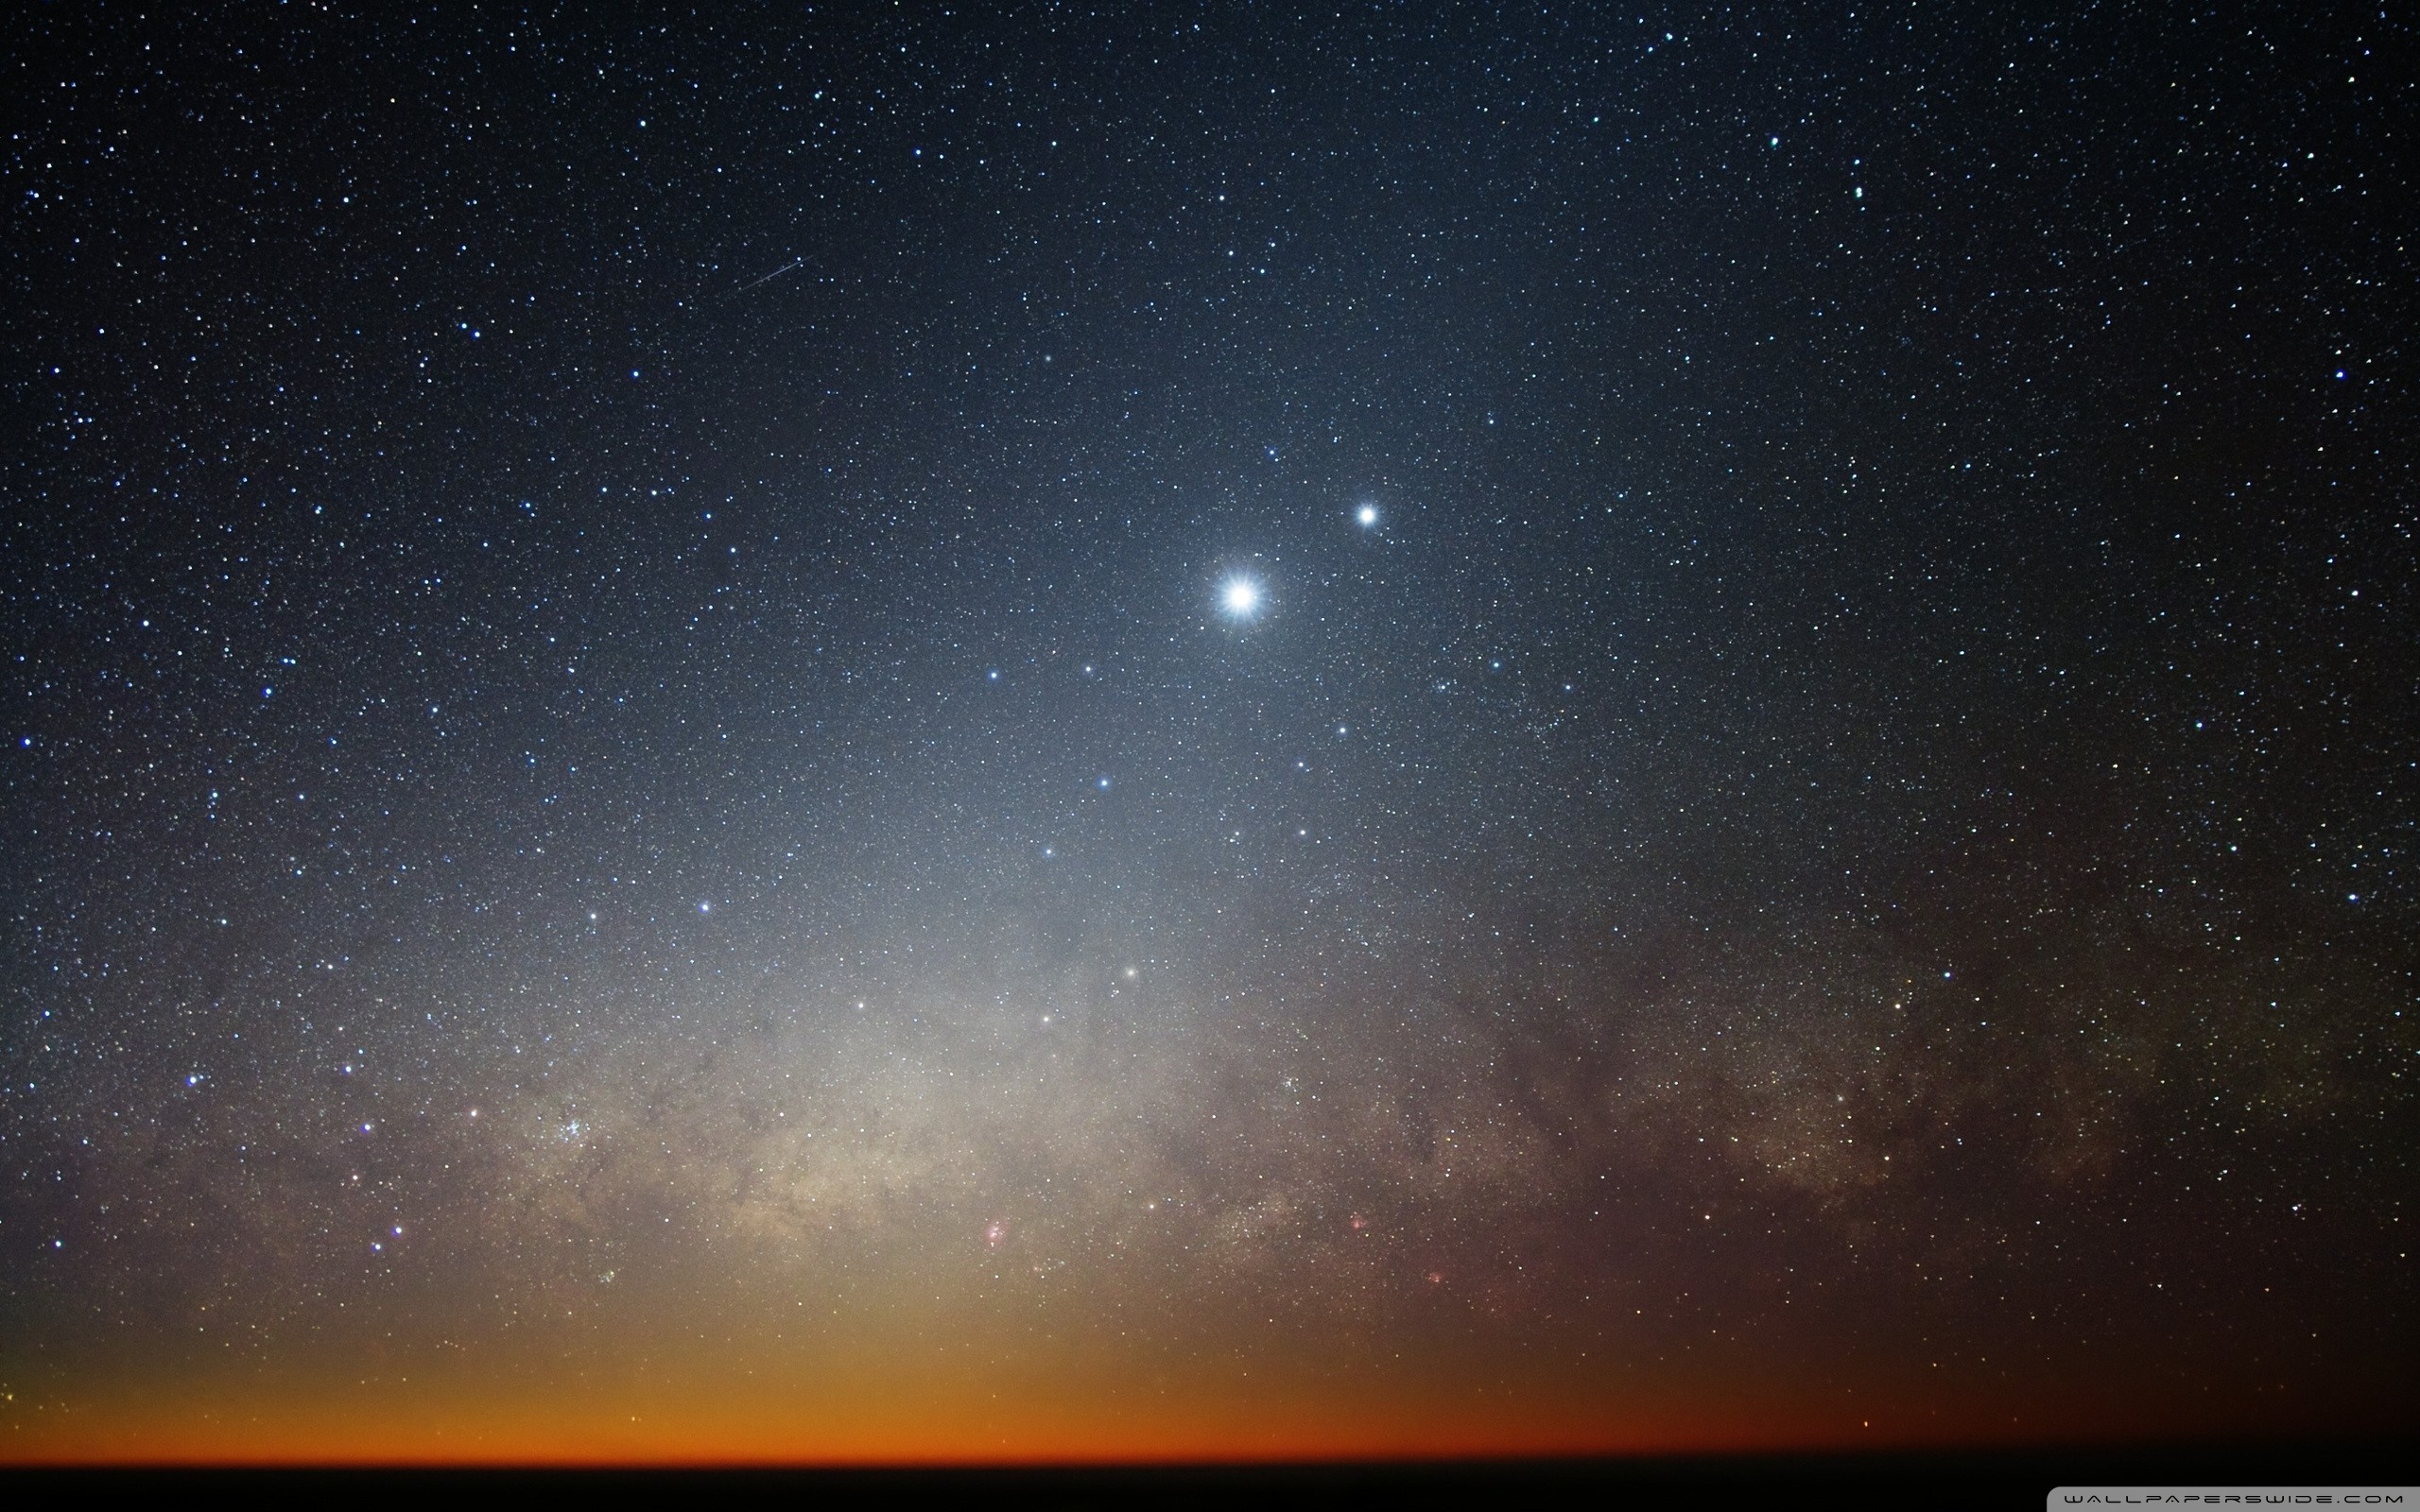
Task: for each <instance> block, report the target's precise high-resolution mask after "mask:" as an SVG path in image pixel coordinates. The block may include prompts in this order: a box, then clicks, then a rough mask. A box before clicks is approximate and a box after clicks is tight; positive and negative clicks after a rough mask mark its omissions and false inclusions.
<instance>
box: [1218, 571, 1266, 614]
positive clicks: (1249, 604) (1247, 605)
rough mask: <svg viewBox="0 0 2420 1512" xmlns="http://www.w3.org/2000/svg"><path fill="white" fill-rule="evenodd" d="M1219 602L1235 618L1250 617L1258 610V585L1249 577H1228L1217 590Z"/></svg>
mask: <svg viewBox="0 0 2420 1512" xmlns="http://www.w3.org/2000/svg"><path fill="white" fill-rule="evenodd" d="M1219 605H1220V606H1221V607H1222V608H1224V609H1225V610H1226V611H1227V612H1228V613H1229V614H1231V615H1233V616H1235V617H1236V619H1239V620H1248V619H1251V618H1252V617H1253V615H1255V614H1257V613H1259V612H1260V585H1259V584H1258V583H1256V582H1253V580H1252V579H1251V578H1249V577H1230V578H1228V579H1227V583H1226V586H1225V587H1224V588H1221V589H1220V590H1219Z"/></svg>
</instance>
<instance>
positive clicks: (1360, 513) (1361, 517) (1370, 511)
mask: <svg viewBox="0 0 2420 1512" xmlns="http://www.w3.org/2000/svg"><path fill="white" fill-rule="evenodd" d="M1353 518H1354V519H1356V520H1358V521H1360V522H1361V524H1362V527H1363V528H1364V529H1367V528H1368V527H1370V526H1371V525H1374V524H1377V523H1378V507H1377V506H1376V505H1374V504H1365V505H1363V506H1362V507H1360V508H1359V509H1358V510H1357V511H1355V513H1354V516H1353Z"/></svg>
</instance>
